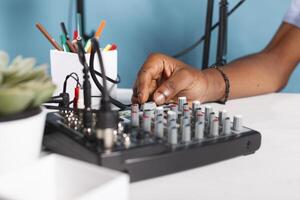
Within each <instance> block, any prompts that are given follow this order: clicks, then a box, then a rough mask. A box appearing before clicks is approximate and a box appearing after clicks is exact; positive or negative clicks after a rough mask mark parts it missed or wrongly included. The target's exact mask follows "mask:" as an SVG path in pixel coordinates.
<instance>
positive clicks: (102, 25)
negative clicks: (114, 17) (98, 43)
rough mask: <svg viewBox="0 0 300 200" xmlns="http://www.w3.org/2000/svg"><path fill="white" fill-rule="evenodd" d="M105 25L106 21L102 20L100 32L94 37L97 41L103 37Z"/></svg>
mask: <svg viewBox="0 0 300 200" xmlns="http://www.w3.org/2000/svg"><path fill="white" fill-rule="evenodd" d="M105 25H106V21H105V20H102V21H101V23H100V25H99V27H98V30H97V32H96V33H95V36H94V37H95V38H97V40H99V38H100V37H101V35H102V32H103V29H104V28H105Z"/></svg>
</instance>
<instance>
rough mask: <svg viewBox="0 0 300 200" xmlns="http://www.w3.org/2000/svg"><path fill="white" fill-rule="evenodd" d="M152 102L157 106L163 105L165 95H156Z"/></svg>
mask: <svg viewBox="0 0 300 200" xmlns="http://www.w3.org/2000/svg"><path fill="white" fill-rule="evenodd" d="M154 101H155V103H156V104H158V105H161V104H163V103H165V95H163V94H162V93H157V94H156V95H155V97H154Z"/></svg>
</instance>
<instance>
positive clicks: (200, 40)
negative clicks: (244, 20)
mask: <svg viewBox="0 0 300 200" xmlns="http://www.w3.org/2000/svg"><path fill="white" fill-rule="evenodd" d="M245 1H246V0H240V1H239V2H238V3H237V4H236V5H235V6H234V7H233V8H232V9H231V10H230V11H229V12H228V13H227V17H229V16H231V15H232V14H233V13H234V12H235V11H236V10H237V9H238V8H239V7H240V6H241V5H242V4H243V3H245ZM219 25H220V22H217V23H215V24H214V25H213V26H212V27H211V29H210V31H214V30H215V29H216V28H217V27H218V26H219ZM205 39H206V35H203V36H202V37H201V38H199V39H198V40H197V41H196V42H195V43H194V44H192V45H191V46H189V47H187V48H185V49H183V50H182V51H179V52H178V53H176V54H174V55H173V57H174V58H180V57H182V56H184V55H185V54H187V53H189V52H190V51H192V50H193V49H195V48H196V47H198V46H199V45H200V44H201V43H202V42H203V41H204V40H205Z"/></svg>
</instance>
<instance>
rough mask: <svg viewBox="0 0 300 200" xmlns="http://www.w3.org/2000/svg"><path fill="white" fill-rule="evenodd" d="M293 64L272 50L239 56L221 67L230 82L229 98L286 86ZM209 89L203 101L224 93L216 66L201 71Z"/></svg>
mask: <svg viewBox="0 0 300 200" xmlns="http://www.w3.org/2000/svg"><path fill="white" fill-rule="evenodd" d="M286 65H295V63H288V62H285V61H284V60H281V59H280V57H279V56H278V55H277V54H276V53H273V52H267V51H263V52H261V53H257V54H254V55H250V56H247V57H244V58H241V59H238V60H236V61H234V62H232V63H230V64H228V65H226V66H224V67H222V70H223V71H224V73H225V74H226V75H227V76H228V79H229V81H230V93H229V99H234V98H241V97H248V96H254V95H260V94H265V93H270V92H275V91H278V90H280V89H281V88H282V87H284V86H285V84H286V83H287V80H288V78H289V76H290V73H291V72H292V71H291V70H286V69H287V68H293V67H292V66H286ZM203 73H204V74H205V75H206V77H207V81H208V89H207V92H206V94H207V95H206V99H205V100H204V101H205V102H209V101H216V100H219V99H222V98H223V97H224V93H225V82H224V79H223V77H222V76H221V74H220V72H218V71H217V70H215V69H209V70H204V71H203Z"/></svg>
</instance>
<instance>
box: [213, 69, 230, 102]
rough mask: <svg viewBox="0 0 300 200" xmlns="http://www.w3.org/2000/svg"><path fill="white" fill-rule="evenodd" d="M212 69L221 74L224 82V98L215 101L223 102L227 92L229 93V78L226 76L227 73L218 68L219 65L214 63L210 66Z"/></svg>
mask: <svg viewBox="0 0 300 200" xmlns="http://www.w3.org/2000/svg"><path fill="white" fill-rule="evenodd" d="M212 68H213V69H216V70H217V71H218V72H220V74H221V75H222V77H223V79H224V82H225V94H224V100H219V101H217V103H220V104H225V103H226V102H227V100H228V98H229V93H230V82H229V79H228V77H227V75H226V74H225V73H224V72H223V70H222V69H220V67H218V66H216V65H214V66H212Z"/></svg>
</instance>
